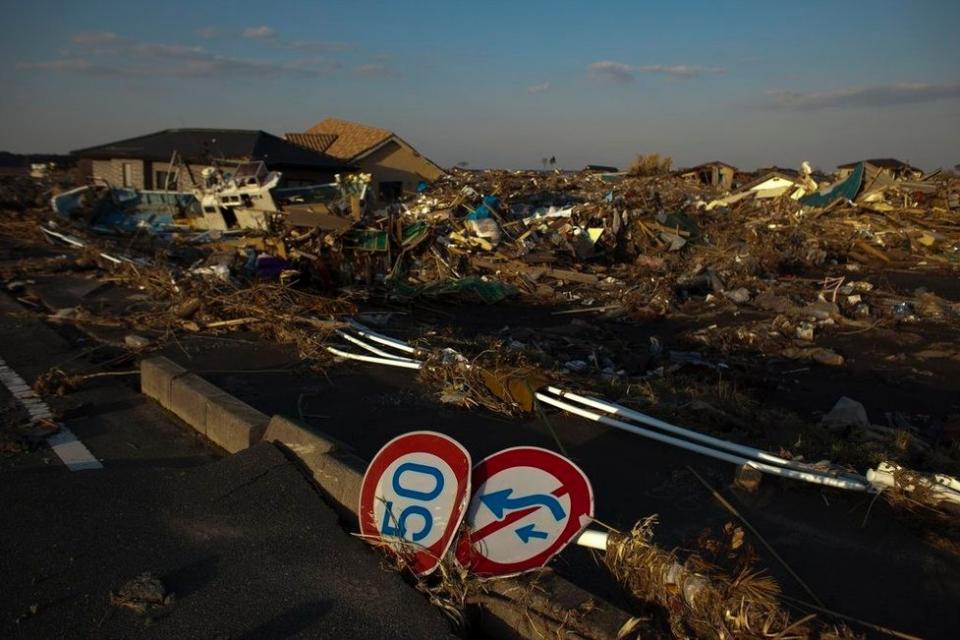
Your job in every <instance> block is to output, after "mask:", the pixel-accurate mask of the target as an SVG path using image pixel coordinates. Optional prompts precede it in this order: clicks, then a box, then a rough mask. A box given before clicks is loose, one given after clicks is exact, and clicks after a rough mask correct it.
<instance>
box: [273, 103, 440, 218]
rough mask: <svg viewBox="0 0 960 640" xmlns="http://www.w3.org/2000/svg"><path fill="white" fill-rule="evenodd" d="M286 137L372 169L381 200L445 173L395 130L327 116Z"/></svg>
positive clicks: (398, 194) (315, 149) (396, 195)
mask: <svg viewBox="0 0 960 640" xmlns="http://www.w3.org/2000/svg"><path fill="white" fill-rule="evenodd" d="M284 137H285V138H286V139H287V140H289V141H290V142H293V143H295V144H298V145H300V146H302V147H304V148H306V149H312V150H314V151H319V152H323V153H326V154H328V155H330V156H333V157H334V158H337V159H338V160H340V161H342V162H347V163H350V164H353V165H356V166H357V167H359V168H360V169H361V170H362V171H364V172H366V173H369V174H370V175H372V176H373V184H372V186H373V189H374V193H375V194H376V195H377V197H378V199H379V200H380V201H382V202H389V201H392V200H395V199H397V198H399V197H400V196H401V195H402V194H403V193H412V192H415V191H416V189H417V184H418V183H420V182H421V181H424V182H428V183H429V182H433V181H434V180H436V179H437V178H439V177H440V176H442V175H443V174H444V171H443V169H441V168H440V167H439V166H437V165H436V164H435V163H434V162H432V161H431V160H430V159H429V158H427V157H426V156H423V155H421V154H420V153H419V152H418V151H417V150H416V149H414V148H413V146H411V145H410V144H409V143H408V142H406V141H405V140H404V139H403V138H401V137H400V136H398V135H397V134H395V133H394V132H392V131H389V130H387V129H380V128H378V127H371V126H368V125H365V124H360V123H359V122H350V121H349V120H341V119H339V118H327V119H325V120H321V121H320V122H318V123H317V124H315V125H313V126H312V127H310V128H309V129H308V130H307V131H305V132H304V133H288V134H286V136H284Z"/></svg>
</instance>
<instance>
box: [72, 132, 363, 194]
mask: <svg viewBox="0 0 960 640" xmlns="http://www.w3.org/2000/svg"><path fill="white" fill-rule="evenodd" d="M71 153H72V154H73V155H74V156H76V157H78V158H79V160H80V166H81V168H82V171H83V173H84V174H85V175H86V176H87V177H92V178H98V179H101V180H105V181H107V183H109V184H110V185H111V186H114V187H132V188H136V189H147V190H161V189H162V190H170V191H186V190H189V189H191V188H193V187H194V186H196V185H199V184H201V181H202V179H201V175H202V173H203V170H204V169H206V168H208V167H212V166H214V164H216V165H218V166H220V167H222V168H224V169H227V170H230V169H232V168H233V167H234V166H235V165H236V164H237V163H241V162H249V161H257V160H260V161H262V162H263V163H264V164H265V165H266V167H267V169H269V170H271V171H279V172H281V173H282V174H283V177H282V182H281V186H287V187H297V186H306V185H312V184H323V183H329V182H333V181H334V175H336V174H337V173H340V172H345V171H350V170H352V169H353V167H352V166H351V165H350V163H348V162H344V161H342V160H339V159H337V158H333V157H331V156H329V155H326V154H324V153H321V152H319V151H313V150H311V149H304V148H303V147H301V146H299V145H295V144H293V143H290V142H287V141H286V140H284V139H283V138H280V137H277V136H275V135H272V134H269V133H267V132H266V131H258V130H245V129H165V130H163V131H158V132H156V133H151V134H147V135H145V136H139V137H136V138H128V139H126V140H119V141H117V142H110V143H108V144H103V145H99V146H95V147H87V148H85V149H78V150H76V151H73V152H71ZM84 168H85V170H83V169H84Z"/></svg>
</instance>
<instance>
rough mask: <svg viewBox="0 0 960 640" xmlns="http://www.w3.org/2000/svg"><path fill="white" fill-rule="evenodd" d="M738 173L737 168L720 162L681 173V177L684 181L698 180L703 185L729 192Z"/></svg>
mask: <svg viewBox="0 0 960 640" xmlns="http://www.w3.org/2000/svg"><path fill="white" fill-rule="evenodd" d="M736 173H737V168H736V167H734V166H733V165H729V164H727V163H725V162H719V161H715V162H707V163H704V164H701V165H697V166H696V167H690V168H689V169H682V170H681V171H679V174H680V177H681V178H683V179H684V180H697V181H699V182H700V183H702V184H708V185H710V186H713V187H720V188H721V189H727V190H729V189H731V188H732V187H733V177H734V175H736Z"/></svg>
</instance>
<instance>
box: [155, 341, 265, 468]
mask: <svg viewBox="0 0 960 640" xmlns="http://www.w3.org/2000/svg"><path fill="white" fill-rule="evenodd" d="M140 390H141V392H142V393H143V394H144V395H146V396H149V397H151V398H153V399H154V400H156V401H157V402H159V403H160V406H162V407H163V408H164V409H167V410H168V411H171V412H172V413H174V414H175V415H176V416H177V417H178V418H180V419H181V420H183V421H184V422H186V423H187V424H188V425H190V426H191V427H193V428H194V429H195V430H197V431H198V432H200V433H201V434H203V435H204V436H206V437H207V438H208V439H210V440H211V441H212V442H214V443H215V444H218V445H220V446H221V447H223V448H224V449H226V450H227V451H229V452H230V453H236V452H238V451H243V450H244V449H247V448H249V447H250V446H252V445H254V444H256V443H258V442H260V439H261V438H262V437H263V432H264V431H265V430H266V428H267V423H268V422H269V421H270V417H269V416H268V415H266V414H265V413H261V412H260V411H257V410H256V409H254V408H253V407H251V406H250V405H248V404H246V403H244V402H241V401H240V400H238V399H237V398H235V397H233V396H232V395H230V394H229V393H226V392H225V391H223V390H222V389H220V388H219V387H217V386H215V385H213V384H210V383H209V382H207V381H206V380H204V379H203V378H201V377H200V376H197V375H194V374H192V373H188V372H187V370H186V369H184V368H183V367H181V366H180V365H178V364H176V363H174V362H173V361H171V360H168V359H167V358H164V357H156V358H149V359H147V360H143V361H142V362H141V363H140Z"/></svg>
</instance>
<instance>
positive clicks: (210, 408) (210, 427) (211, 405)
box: [205, 385, 270, 453]
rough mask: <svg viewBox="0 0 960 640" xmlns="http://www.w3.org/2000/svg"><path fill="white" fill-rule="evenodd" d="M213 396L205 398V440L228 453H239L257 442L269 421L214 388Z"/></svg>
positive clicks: (242, 403)
mask: <svg viewBox="0 0 960 640" xmlns="http://www.w3.org/2000/svg"><path fill="white" fill-rule="evenodd" d="M210 386H211V387H213V388H214V389H216V390H217V393H216V394H215V395H211V396H209V397H207V407H206V418H205V424H206V432H205V435H206V436H207V438H209V439H210V440H212V441H213V442H215V443H217V444H218V445H220V446H221V447H223V448H224V449H226V450H227V451H229V452H230V453H236V452H237V451H243V450H244V449H248V448H250V447H251V446H252V445H255V444H256V443H258V442H260V438H262V437H263V432H264V431H265V430H266V428H267V423H268V422H270V417H269V416H268V415H267V414H265V413H261V412H260V411H257V410H256V409H254V408H253V407H251V406H250V405H248V404H247V403H245V402H241V401H240V400H238V399H237V398H235V397H233V396H232V395H230V394H228V393H224V392H223V391H221V390H220V389H218V388H217V387H214V386H213V385H210Z"/></svg>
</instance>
